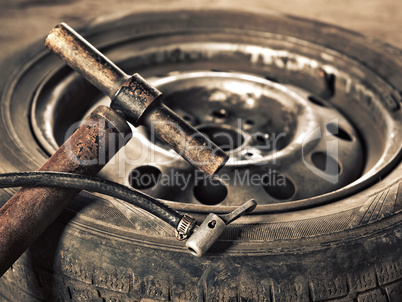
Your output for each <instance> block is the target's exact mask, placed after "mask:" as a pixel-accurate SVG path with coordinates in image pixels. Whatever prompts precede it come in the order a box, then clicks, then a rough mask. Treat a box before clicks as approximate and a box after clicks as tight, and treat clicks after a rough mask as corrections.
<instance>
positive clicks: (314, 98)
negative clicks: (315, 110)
mask: <svg viewBox="0 0 402 302" xmlns="http://www.w3.org/2000/svg"><path fill="white" fill-rule="evenodd" d="M307 99H308V100H309V101H310V102H312V103H313V104H316V105H318V106H321V107H326V106H325V104H324V102H323V101H321V100H320V99H318V98H316V97H315V96H312V95H309V96H308V98H307Z"/></svg>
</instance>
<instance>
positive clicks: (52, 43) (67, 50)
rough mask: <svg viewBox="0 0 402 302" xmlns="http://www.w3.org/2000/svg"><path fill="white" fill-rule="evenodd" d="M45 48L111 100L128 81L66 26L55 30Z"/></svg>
mask: <svg viewBox="0 0 402 302" xmlns="http://www.w3.org/2000/svg"><path fill="white" fill-rule="evenodd" d="M45 46H46V47H47V48H48V49H49V50H50V51H51V52H53V53H54V54H56V55H57V56H59V57H60V58H61V59H62V60H63V61H64V62H66V63H67V64H68V65H69V66H70V67H71V68H73V69H74V70H75V71H77V72H78V73H79V74H81V75H82V76H83V77H84V78H86V79H87V80H88V81H89V82H91V83H92V84H93V85H94V86H96V87H97V88H98V89H99V90H101V91H103V92H104V93H105V94H107V95H108V96H109V97H111V98H113V97H114V95H115V94H116V92H117V91H118V90H119V89H120V87H121V86H122V85H123V83H124V82H125V81H126V80H127V79H128V76H127V75H126V74H125V73H124V72H123V71H122V70H121V69H120V68H119V67H117V66H116V65H115V64H114V63H113V62H112V61H110V60H109V59H108V58H106V57H105V56H104V55H103V54H102V53H100V52H99V50H97V49H96V48H95V47H93V46H92V45H91V44H90V43H88V42H87V41H86V40H85V39H84V38H82V37H81V36H80V35H79V34H78V33H76V32H75V31H74V30H73V29H72V28H71V27H69V26H68V25H67V24H65V23H61V24H58V25H56V26H55V27H54V28H53V30H52V31H51V32H50V33H49V35H48V36H47V38H46V40H45Z"/></svg>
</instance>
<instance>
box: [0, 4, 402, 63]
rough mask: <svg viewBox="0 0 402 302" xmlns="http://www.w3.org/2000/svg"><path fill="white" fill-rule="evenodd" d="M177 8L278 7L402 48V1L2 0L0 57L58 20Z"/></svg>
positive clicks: (76, 22) (77, 23)
mask: <svg viewBox="0 0 402 302" xmlns="http://www.w3.org/2000/svg"><path fill="white" fill-rule="evenodd" d="M172 9H237V10H244V9H247V10H251V11H253V10H255V11H259V12H261V11H264V10H275V11H277V12H279V13H284V14H290V15H294V16H297V17H302V18H308V19H315V20H319V21H322V22H326V23H331V24H334V25H337V26H340V27H344V28H347V29H349V30H352V31H357V32H360V33H362V34H364V35H367V36H371V37H373V38H377V39H381V40H383V41H386V42H388V43H390V44H392V45H394V46H397V47H399V48H401V49H402V30H401V28H402V1H400V0H336V1H332V0H282V1H263V0H193V1H188V0H187V1H186V0H170V1H161V0H147V1H133V0H84V1H78V0H8V1H7V0H0V60H3V59H5V58H6V57H8V56H10V55H11V54H13V53H14V52H15V51H17V50H19V49H22V48H24V47H27V46H28V45H30V44H31V43H33V42H35V41H37V40H38V39H42V38H43V37H45V36H46V34H47V33H48V32H49V31H50V30H51V29H52V28H53V26H54V25H56V24H57V23H59V22H67V23H68V24H69V25H71V26H72V27H74V28H79V27H81V26H84V25H85V24H86V23H88V22H90V21H91V20H93V19H95V18H107V16H110V15H119V14H126V13H128V12H134V11H137V12H140V11H153V10H172Z"/></svg>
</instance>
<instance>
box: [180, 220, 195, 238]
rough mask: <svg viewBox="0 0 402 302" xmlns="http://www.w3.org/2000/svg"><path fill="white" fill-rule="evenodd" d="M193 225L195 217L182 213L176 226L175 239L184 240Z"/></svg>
mask: <svg viewBox="0 0 402 302" xmlns="http://www.w3.org/2000/svg"><path fill="white" fill-rule="evenodd" d="M194 225H195V219H194V218H193V217H191V216H189V215H186V214H184V216H183V218H182V219H181V220H180V222H179V224H178V225H177V228H176V239H177V240H184V239H187V237H188V236H189V235H190V232H191V230H192V229H193V227H194Z"/></svg>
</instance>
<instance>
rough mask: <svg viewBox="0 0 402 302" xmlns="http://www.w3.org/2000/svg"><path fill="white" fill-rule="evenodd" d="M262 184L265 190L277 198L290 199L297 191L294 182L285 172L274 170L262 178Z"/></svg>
mask: <svg viewBox="0 0 402 302" xmlns="http://www.w3.org/2000/svg"><path fill="white" fill-rule="evenodd" d="M262 186H263V188H264V190H265V192H267V193H268V195H270V196H271V197H273V198H275V199H277V200H289V199H291V198H292V197H293V196H294V195H295V193H296V187H295V185H294V184H293V182H292V181H291V180H290V179H289V178H288V177H286V176H284V175H283V174H279V173H277V172H273V173H270V174H267V175H265V176H264V177H263V178H262Z"/></svg>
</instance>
